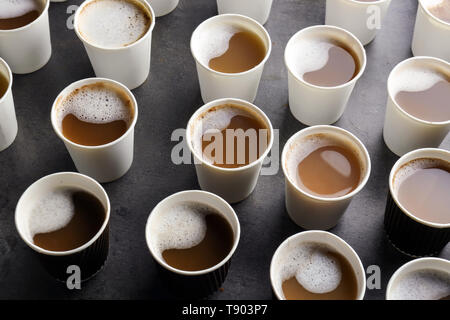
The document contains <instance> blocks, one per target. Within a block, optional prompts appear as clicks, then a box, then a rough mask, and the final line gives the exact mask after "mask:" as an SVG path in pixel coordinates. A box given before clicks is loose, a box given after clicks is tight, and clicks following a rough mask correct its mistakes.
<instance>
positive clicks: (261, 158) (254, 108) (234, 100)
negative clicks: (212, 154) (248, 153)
mask: <svg viewBox="0 0 450 320" xmlns="http://www.w3.org/2000/svg"><path fill="white" fill-rule="evenodd" d="M226 103H234V104H237V105H240V106H243V107H248V108H250V109H252V111H255V112H256V113H258V115H259V116H261V117H262V118H263V120H264V121H265V122H266V124H267V125H268V129H269V132H270V141H269V144H268V145H267V148H266V150H265V151H264V152H263V153H262V154H261V155H260V156H259V157H258V158H257V159H256V160H255V161H253V162H250V163H249V164H247V165H245V166H241V167H237V168H222V167H219V166H215V165H213V164H211V163H209V162H207V161H205V160H204V159H203V157H199V155H198V154H197V152H196V151H195V150H194V147H193V146H192V137H191V136H190V134H189V131H190V130H189V129H190V128H191V127H193V126H194V121H196V120H197V118H198V117H199V115H200V114H201V113H203V112H204V111H205V110H208V109H210V108H212V107H214V106H218V105H222V104H226ZM273 135H274V132H273V127H272V123H271V122H270V119H269V117H268V116H267V115H266V114H265V112H264V111H262V110H261V109H260V108H259V107H257V106H256V105H254V104H253V103H251V102H248V101H246V100H242V99H238V98H221V99H216V100H213V101H210V102H208V103H205V104H204V105H203V106H201V107H200V108H198V109H197V111H195V112H194V114H193V115H192V116H191V118H190V119H189V121H188V124H187V127H186V142H187V145H188V147H189V151H191V153H192V155H193V156H194V157H195V158H197V159H198V160H199V161H200V163H199V164H201V165H206V166H207V167H209V168H212V169H215V170H219V171H223V172H239V171H244V170H246V169H248V168H251V167H253V166H255V165H257V164H258V163H260V162H262V161H264V159H265V158H266V157H267V155H268V154H269V152H270V150H271V149H272V146H273V140H274V137H273ZM194 164H197V163H195V162H194Z"/></svg>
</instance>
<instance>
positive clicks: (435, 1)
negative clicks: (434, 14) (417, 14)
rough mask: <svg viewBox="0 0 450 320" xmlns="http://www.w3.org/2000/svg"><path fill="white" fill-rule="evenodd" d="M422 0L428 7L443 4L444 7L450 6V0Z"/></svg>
mask: <svg viewBox="0 0 450 320" xmlns="http://www.w3.org/2000/svg"><path fill="white" fill-rule="evenodd" d="M422 2H423V4H424V5H425V7H427V9H430V8H432V7H437V6H439V7H441V6H442V7H444V8H449V7H450V2H449V1H448V0H423V1H422Z"/></svg>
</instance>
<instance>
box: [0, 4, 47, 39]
mask: <svg viewBox="0 0 450 320" xmlns="http://www.w3.org/2000/svg"><path fill="white" fill-rule="evenodd" d="M44 1H46V4H45V6H44V8H43V9H42V12H41V13H40V15H39V16H38V17H37V18H36V19H34V20H33V21H31V22H30V23H28V24H26V25H24V26H22V27H19V28H15V29H8V30H0V34H2V33H10V32H16V31H21V30H25V29H28V28H31V26H32V25H33V24H36V23H37V22H38V21H40V20H41V19H43V18H42V17H43V16H44V14H45V13H47V11H48V8H49V7H50V2H51V1H50V0H44Z"/></svg>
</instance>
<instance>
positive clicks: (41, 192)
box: [15, 172, 111, 282]
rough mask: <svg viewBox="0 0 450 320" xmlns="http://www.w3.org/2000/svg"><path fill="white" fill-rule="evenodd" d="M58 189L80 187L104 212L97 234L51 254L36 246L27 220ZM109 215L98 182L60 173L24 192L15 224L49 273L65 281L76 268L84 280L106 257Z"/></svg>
mask: <svg viewBox="0 0 450 320" xmlns="http://www.w3.org/2000/svg"><path fill="white" fill-rule="evenodd" d="M59 187H72V188H79V189H82V190H84V191H86V192H89V193H91V194H92V195H94V196H95V197H96V198H97V199H98V200H99V201H100V202H101V203H102V205H103V207H104V208H105V213H106V215H105V221H104V222H103V224H102V226H101V228H100V230H99V231H98V232H97V233H96V235H95V236H94V237H93V238H92V239H90V240H89V241H88V242H86V243H85V244H84V245H82V246H81V247H78V248H75V249H72V250H69V251H50V250H46V249H43V248H41V247H39V246H37V245H35V244H34V242H33V237H32V235H31V234H30V229H29V217H30V215H31V214H32V213H33V209H34V206H35V205H36V204H37V202H39V201H40V199H42V197H45V196H46V195H47V194H48V193H49V192H51V191H52V190H54V189H55V188H59ZM110 212H111V206H110V203H109V198H108V195H107V194H106V192H105V190H104V189H103V187H102V186H101V185H100V184H99V183H98V182H97V181H95V180H94V179H92V178H90V177H87V176H85V175H82V174H79V173H75V172H59V173H54V174H50V175H48V176H45V177H43V178H41V179H39V180H37V181H36V182H34V183H33V184H32V185H31V186H29V187H28V189H27V190H25V192H24V193H23V194H22V196H21V197H20V199H19V202H18V203H17V206H16V212H15V222H16V228H17V231H18V232H19V235H20V237H21V238H22V240H23V241H24V242H25V243H26V245H27V246H29V247H30V248H31V249H33V250H34V251H35V252H36V254H37V256H38V258H39V259H40V260H41V263H42V264H43V266H44V268H45V269H46V270H47V272H48V273H50V274H51V275H52V276H53V277H55V278H56V279H58V280H61V281H64V282H65V281H66V279H67V277H68V276H69V274H67V267H69V266H71V265H76V266H78V267H79V268H80V272H81V279H82V280H87V279H89V278H91V277H92V276H94V275H95V274H96V273H97V272H98V271H100V270H101V268H102V267H103V265H104V263H105V261H106V258H107V256H108V250H109V217H110Z"/></svg>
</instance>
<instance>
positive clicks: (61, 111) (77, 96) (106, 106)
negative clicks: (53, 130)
mask: <svg viewBox="0 0 450 320" xmlns="http://www.w3.org/2000/svg"><path fill="white" fill-rule="evenodd" d="M118 90H120V89H113V88H112V87H110V86H109V85H106V84H99V83H94V84H91V85H85V86H83V87H81V88H79V89H78V90H75V91H73V92H72V93H71V94H69V95H68V96H67V97H65V98H64V99H63V100H62V102H61V103H60V104H59V106H58V109H57V110H58V112H57V123H58V126H59V127H60V128H62V121H63V119H64V117H65V116H66V115H67V114H73V115H74V116H76V117H77V118H78V119H79V120H82V121H86V122H90V123H107V122H112V121H116V120H124V121H126V122H127V124H128V125H129V124H130V122H131V120H132V111H131V109H130V108H131V106H129V105H128V104H127V101H126V100H124V99H126V96H125V93H122V94H121V93H119V91H118Z"/></svg>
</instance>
